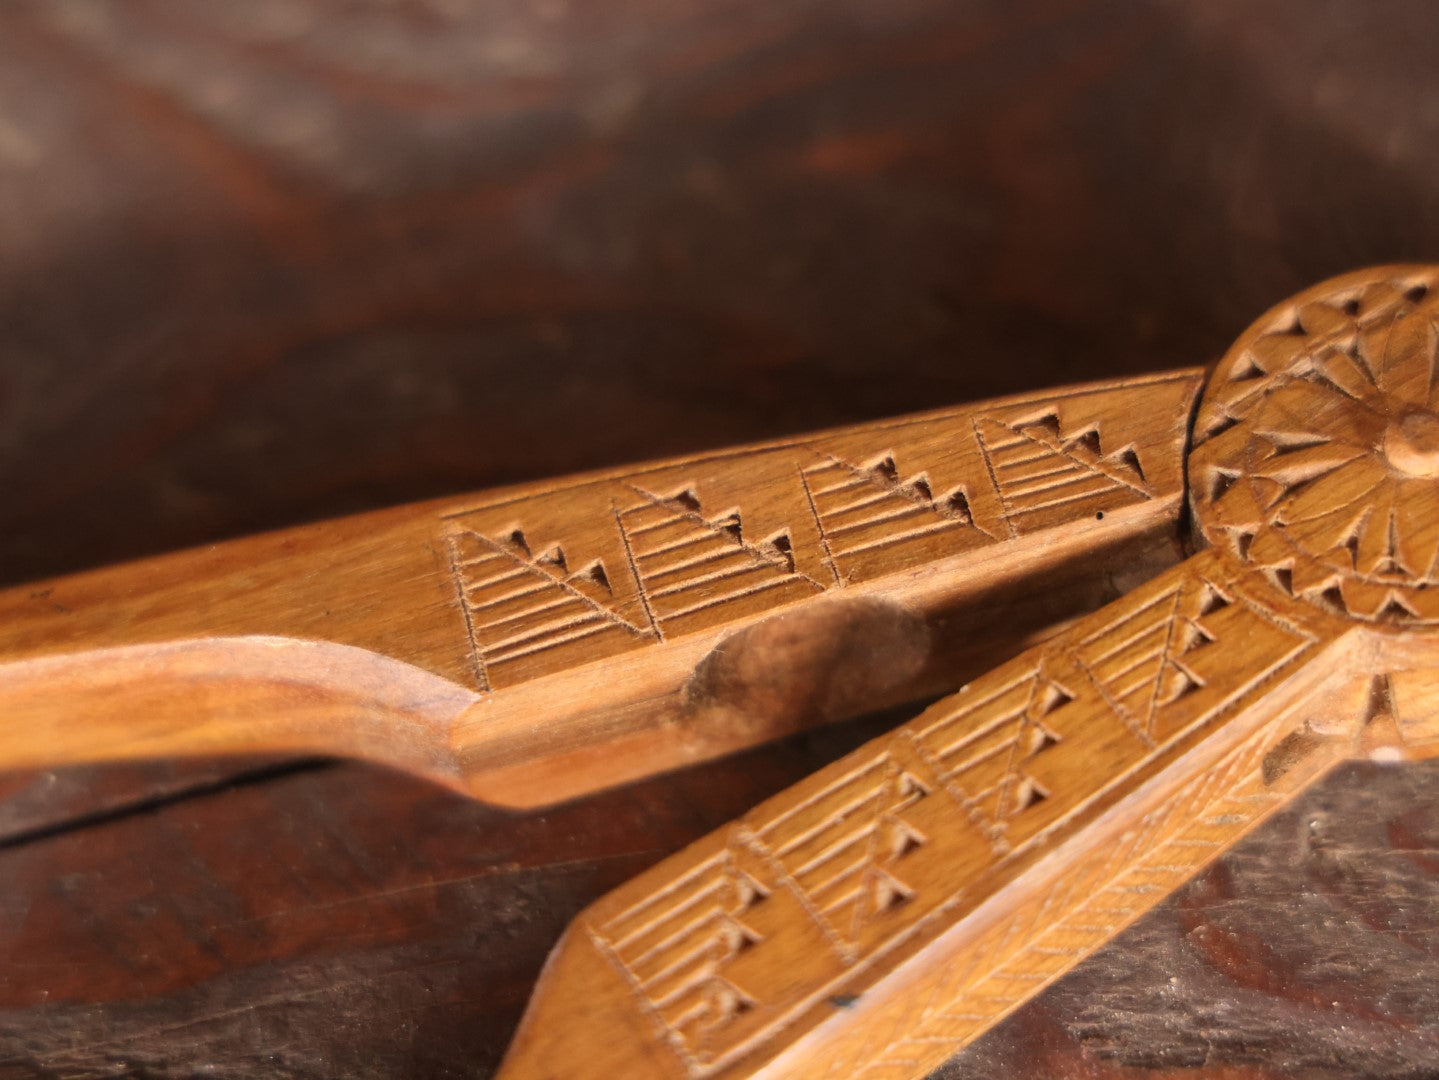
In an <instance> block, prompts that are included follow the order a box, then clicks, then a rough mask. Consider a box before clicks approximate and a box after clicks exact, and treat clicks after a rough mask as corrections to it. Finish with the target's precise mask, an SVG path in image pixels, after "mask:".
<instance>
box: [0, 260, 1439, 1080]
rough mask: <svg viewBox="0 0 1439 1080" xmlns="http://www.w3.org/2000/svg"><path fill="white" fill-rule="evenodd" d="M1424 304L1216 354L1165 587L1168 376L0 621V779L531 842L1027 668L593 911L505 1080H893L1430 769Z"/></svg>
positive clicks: (544, 497) (1387, 295) (1182, 428)
mask: <svg viewBox="0 0 1439 1080" xmlns="http://www.w3.org/2000/svg"><path fill="white" fill-rule="evenodd" d="M1436 284H1439V271H1436V270H1434V269H1432V268H1424V267H1388V268H1381V269H1379V270H1374V271H1366V272H1363V273H1359V274H1354V275H1349V276H1347V277H1344V278H1339V279H1336V280H1334V281H1331V282H1327V283H1325V284H1323V285H1320V286H1317V287H1316V288H1315V289H1312V290H1310V291H1309V292H1306V293H1304V294H1302V295H1301V296H1299V297H1297V298H1296V299H1294V300H1292V301H1289V302H1287V303H1285V304H1283V305H1281V306H1279V307H1278V308H1275V309H1274V310H1273V311H1271V312H1270V313H1269V314H1267V315H1266V316H1265V317H1264V318H1263V319H1261V320H1260V321H1259V322H1258V323H1256V324H1255V326H1254V327H1252V328H1251V329H1250V330H1249V331H1247V332H1246V334H1245V335H1244V336H1243V337H1241V338H1240V339H1239V341H1238V342H1237V343H1236V345H1235V346H1234V348H1233V349H1232V350H1231V351H1230V353H1229V354H1228V355H1227V356H1226V357H1225V358H1224V359H1223V360H1222V361H1221V363H1220V365H1219V367H1218V369H1217V371H1216V372H1215V374H1214V376H1213V377H1212V379H1211V381H1210V383H1209V385H1208V387H1207V389H1206V390H1205V391H1204V397H1203V400H1202V402H1201V403H1200V404H1199V408H1198V412H1197V418H1196V419H1195V424H1194V428H1193V436H1192V442H1193V447H1192V450H1191V451H1190V453H1189V454H1188V459H1187V475H1188V482H1189V504H1190V507H1191V509H1192V516H1193V522H1192V524H1193V526H1194V529H1193V532H1194V541H1195V546H1196V547H1198V548H1199V549H1201V550H1199V551H1198V552H1197V554H1194V555H1193V556H1192V557H1191V558H1189V559H1188V561H1186V562H1183V563H1182V564H1180V565H1175V564H1176V563H1178V561H1179V559H1180V558H1181V556H1182V551H1181V548H1180V545H1179V544H1178V543H1177V539H1178V536H1179V530H1180V527H1181V525H1180V523H1181V517H1182V509H1183V507H1184V490H1185V475H1186V455H1185V446H1186V441H1187V438H1188V432H1189V421H1190V417H1191V412H1192V411H1193V406H1194V402H1195V399H1196V397H1197V395H1198V394H1199V391H1200V388H1201V383H1202V376H1201V373H1199V372H1197V371H1185V372H1177V373H1174V374H1171V375H1166V376H1161V377H1156V378H1151V379H1145V380H1131V381H1127V382H1120V383H1110V384H1101V385H1097V386H1089V387H1080V388H1074V389H1069V390H1061V391H1056V392H1053V393H1049V394H1042V395H1035V396H1029V397H1023V398H1011V399H1004V400H1001V401H995V402H988V403H984V404H980V405H974V406H969V407H967V408H963V409H958V410H952V411H947V412H940V413H933V414H929V415H926V416H920V417H911V418H907V419H902V420H896V421H891V422H888V423H881V424H871V425H864V426H861V427H856V428H850V429H844V430H840V431H834V432H828V433H822V434H819V435H815V436H810V437H808V438H802V439H795V440H789V441H785V442H776V443H769V444H763V445H758V446H752V447H746V448H742V449H739V450H734V451H728V452H724V453H718V454H713V455H709V456H704V457H697V458H692V459H686V460H682V461H677V462H663V463H659V464H655V465H651V466H644V467H639V468H635V469H631V470H621V471H614V472H608V473H599V474H593V475H589V476H584V477H577V478H574V479H572V480H567V481H562V482H559V483H556V484H546V485H531V486H528V487H524V488H516V489H512V490H508V491H502V492H496V493H492V494H490V495H486V496H476V497H475V498H473V499H469V500H463V501H458V502H456V501H449V502H443V503H432V504H427V505H424V506H417V507H410V508H406V509H403V510H397V511H392V512H388V513H384V514H376V515H369V516H367V517H363V518H356V519H350V520H347V521H340V522H334V523H330V524H326V525H319V526H314V527H310V528H306V529H298V530H293V531H290V532H286V533H280V534H276V535H273V536H268V537H258V538H253V539H250V540H245V541H241V542H237V543H233V544H226V545H220V546H217V547H214V548H211V549H207V550H205V551H200V552H190V553H184V554H180V555H175V556H170V557H167V558H163V559H157V560H152V561H149V562H145V563H139V564H135V565H133V566H128V567H121V568H116V569H111V570H105V571H97V572H95V573H91V574H84V575H79V576H75V577H70V578H65V579H59V580H56V581H52V582H48V583H41V584H39V585H34V586H29V587H24V588H20V589H13V590H10V591H8V592H5V593H0V657H3V662H0V716H3V717H4V718H5V722H4V724H3V726H0V767H28V766H40V765H45V766H48V765H53V764H57V763H62V762H67V761H82V760H100V759H106V758H120V757H139V756H154V755H159V754H175V753H215V752H253V751H263V750H281V751H308V752H313V751H319V752H328V753H336V754H349V755H354V756H359V757H366V758H371V759H374V760H379V761H384V762H388V763H390V764H393V765H396V766H398V767H401V768H407V769H410V770H413V771H415V772H418V773H421V774H423V775H426V776H429V777H431V778H433V779H435V780H437V781H440V782H442V783H445V784H448V785H450V786H451V787H454V788H456V789H458V790H461V791H465V792H468V793H470V794H473V795H477V796H479V797H481V798H485V799H490V800H494V801H498V802H505V803H511V804H514V805H533V804H537V803H542V802H545V801H553V800H556V799H560V798H566V797H570V796H573V795H576V794H579V793H582V792H585V791H589V790H594V789H595V788H597V787H602V786H605V785H608V784H613V783H617V782H620V781H623V780H626V779H630V778H633V777H635V776H639V775H643V774H646V773H650V772H654V771H656V770H661V769H666V768H672V767H674V766H676V765H680V764H684V763H686V762H689V761H693V760H697V759H700V758H703V757H706V756H712V755H715V754H720V753H726V752H729V751H731V750H734V749H737V748H739V747H742V746H745V745H749V744H752V743H754V742H757V741H759V740H761V739H764V738H769V737H772V736H774V735H776V734H780V733H782V732H784V731H787V730H793V729H794V728H796V727H798V726H802V725H804V724H807V723H813V722H817V721H821V720H826V719H833V718H837V717H839V716H842V715H846V714H849V713H853V712H858V711H861V710H863V709H867V708H872V707H874V706H877V705H881V704H886V703H893V702H895V701H898V700H900V699H902V698H904V697H906V696H909V695H913V694H917V693H922V692H924V691H926V690H933V689H936V688H940V687H943V686H944V685H946V683H948V685H953V684H954V682H955V681H958V680H959V679H961V678H962V677H963V676H964V674H965V673H966V672H974V671H978V670H982V668H983V667H984V666H985V665H986V664H990V663H993V662H995V661H996V660H998V659H1000V658H1002V657H1003V656H1012V655H1014V653H1015V652H1016V651H1019V650H1020V649H1022V648H1024V647H1026V646H1033V647H1032V648H1030V649H1029V651H1027V652H1022V653H1021V654H1020V655H1019V656H1017V657H1016V658H1015V659H1012V660H1009V661H1007V662H1005V663H1003V664H1001V665H1000V666H999V667H997V668H994V669H993V670H992V671H990V672H989V673H988V674H985V675H982V676H979V677H976V678H973V679H971V681H969V683H968V685H966V686H964V687H963V689H961V690H960V691H959V692H958V693H955V694H953V695H951V696H950V697H948V698H946V699H944V700H942V701H941V702H939V703H938V704H936V705H935V706H933V707H931V708H930V709H928V710H927V711H925V712H924V713H923V714H922V715H921V716H919V717H918V718H917V719H915V720H914V721H912V722H910V723H909V724H907V725H905V726H903V727H901V728H900V729H898V730H897V731H895V732H894V733H892V734H891V735H888V736H886V737H884V738H882V739H880V740H878V741H876V742H874V743H871V744H869V745H868V746H866V747H864V748H862V749H860V750H859V751H856V752H855V753H854V754H852V755H850V756H849V757H847V758H845V759H844V760H842V761H840V762H837V763H835V764H834V765H832V766H830V767H829V768H827V769H825V770H824V771H822V772H820V773H819V774H817V775H815V776H814V777H812V778H810V779H809V780H807V781H805V782H804V783H802V784H800V785H799V786H797V787H796V788H794V789H792V790H791V791H789V792H786V793H784V794H783V795H780V796H778V797H776V798H775V799H773V800H771V801H769V802H767V803H765V804H764V805H762V806H761V807H759V808H757V809H756V810H755V811H753V812H752V813H751V814H749V815H748V816H747V817H746V818H744V819H742V820H741V821H739V822H737V823H735V824H734V825H732V826H730V827H729V828H728V829H726V830H724V831H723V832H721V833H718V834H715V835H714V836H711V837H709V838H707V839H705V840H702V841H700V842H699V843H697V844H695V845H693V846H692V847H690V848H689V849H687V850H686V851H684V852H682V853H680V854H679V855H677V856H675V857H674V858H672V859H671V860H669V861H667V862H666V863H664V864H661V865H660V866H658V867H656V868H655V869H653V870H652V871H650V872H649V873H647V874H646V875H644V876H643V877H641V878H639V879H638V880H636V881H635V882H633V883H632V884H630V885H629V886H626V887H625V888H623V889H621V890H619V891H617V892H616V893H614V894H612V895H610V896H608V897H606V898H604V899H603V900H601V901H600V902H598V903H597V904H595V905H594V906H593V907H592V908H591V909H589V910H588V911H587V912H585V913H584V915H583V916H582V917H581V918H580V919H579V920H578V921H577V923H576V924H575V925H574V926H573V927H572V928H571V930H570V931H569V933H568V935H567V936H566V938H565V939H564V941H562V943H561V944H560V946H559V947H558V948H557V950H556V952H555V954H554V956H553V957H552V958H551V961H550V964H549V966H548V968H547V970H546V974H545V976H544V978H543V980H542V983H541V985H540V988H539V990H538V992H537V996H536V999H535V1001H534V1002H533V1003H532V1006H531V1009H530V1011H529V1013H528V1015H527V1019H526V1021H525V1023H524V1024H523V1026H522V1028H521V1030H520V1033H519V1034H518V1036H517V1038H516V1041H515V1045H514V1047H513V1049H512V1052H511V1055H510V1057H509V1059H508V1061H507V1065H506V1075H508V1076H512V1077H531V1076H535V1077H586V1076H597V1077H605V1078H606V1080H610V1078H612V1077H615V1076H623V1077H645V1076H651V1077H686V1078H700V1077H710V1076H721V1075H723V1076H748V1075H768V1076H776V1077H824V1076H836V1077H850V1076H861V1075H863V1076H872V1075H883V1076H894V1077H901V1076H903V1077H911V1076H921V1075H923V1074H924V1073H925V1072H926V1071H927V1070H928V1069H930V1068H931V1067H932V1066H933V1065H935V1064H937V1063H938V1062H940V1061H942V1060H943V1059H944V1058H945V1057H947V1056H949V1055H950V1054H952V1053H953V1052H954V1050H955V1049H957V1048H958V1047H959V1046H961V1045H963V1044H964V1043H965V1042H966V1041H968V1040H969V1039H972V1038H973V1037H975V1036H976V1035H978V1034H979V1033H981V1032H982V1031H983V1030H985V1029H986V1028H987V1027H989V1026H991V1025H993V1024H994V1023H995V1022H996V1021H997V1020H998V1019H999V1018H1001V1017H1002V1016H1004V1015H1005V1014H1006V1013H1007V1012H1008V1011H1010V1010H1011V1009H1013V1008H1014V1007H1016V1006H1017V1005H1018V1004H1020V1003H1021V1002H1023V1001H1024V1000H1026V999H1028V998H1029V997H1031V996H1033V994H1035V993H1037V992H1038V991H1039V990H1040V989H1041V988H1042V987H1043V986H1044V985H1046V984H1047V983H1048V982H1050V981H1052V980H1053V979H1055V978H1057V977H1058V976H1059V975H1060V974H1062V973H1063V972H1064V971H1066V970H1068V969H1069V968H1070V967H1072V966H1073V965H1074V964H1075V963H1076V962H1078V961H1079V960H1080V959H1082V958H1083V957H1084V956H1085V955H1087V954H1088V953H1090V952H1092V951H1093V950H1094V949H1096V948H1098V947H1099V946H1100V945H1102V944H1103V943H1104V942H1105V941H1107V940H1108V939H1110V938H1111V937H1113V936H1114V935H1115V934H1116V933H1117V932H1118V931H1119V930H1121V929H1122V928H1123V927H1124V926H1126V925H1127V924H1128V923H1129V922H1130V921H1132V920H1133V919H1134V918H1136V917H1137V916H1138V915H1139V914H1140V913H1142V912H1143V911H1144V910H1146V909H1147V908H1148V907H1150V906H1152V905H1153V904H1154V903H1155V902H1156V901H1158V900H1159V899H1160V898H1161V897H1163V896H1164V895H1165V894H1166V893H1167V892H1169V891H1170V890H1172V889H1173V888H1174V887H1176V886H1177V885H1178V884H1179V883H1180V882H1182V881H1183V880H1184V879H1185V878H1186V877H1187V876H1189V875H1190V874H1191V873H1193V872H1194V871H1195V870H1196V869H1198V868H1199V867H1200V866H1202V865H1203V864H1204V863H1205V862H1206V861H1208V860H1209V859H1211V858H1212V857H1214V856H1215V855H1216V854H1218V853H1219V852H1221V851H1222V850H1223V849H1224V848H1225V847H1226V846H1227V845H1229V844H1232V843H1233V842H1234V841H1235V840H1236V839H1237V838H1238V837H1239V836H1240V835H1242V833H1243V832H1244V831H1245V830H1247V829H1249V828H1251V827H1252V826H1253V825H1254V824H1255V823H1256V822H1258V821H1259V820H1261V819H1262V818H1263V817H1264V816H1265V815H1266V814H1268V813H1270V812H1272V811H1273V810H1274V809H1276V808H1277V807H1278V806H1280V805H1282V804H1283V803H1284V802H1285V800H1286V799H1288V798H1290V797H1291V796H1292V795H1293V794H1294V793H1295V792H1296V791H1298V790H1299V789H1300V788H1302V787H1303V786H1304V785H1305V784H1307V783H1309V782H1311V781H1312V780H1313V779H1314V778H1316V777H1317V776H1319V775H1320V774H1321V773H1322V772H1324V770H1326V769H1327V768H1329V767H1330V766H1331V765H1332V764H1334V763H1335V762H1336V761H1339V760H1342V759H1343V758H1345V757H1347V756H1351V755H1353V754H1356V753H1357V754H1367V755H1379V756H1390V757H1401V756H1404V755H1417V754H1425V753H1430V752H1432V751H1433V749H1434V748H1435V747H1436V746H1439V722H1436V721H1435V720H1433V719H1431V716H1432V709H1431V705H1432V704H1433V703H1434V699H1435V698H1436V696H1439V674H1435V672H1436V671H1439V663H1436V660H1439V653H1436V649H1435V644H1436V642H1439V636H1436V631H1435V629H1434V627H1435V625H1436V623H1439V586H1436V584H1435V575H1436V573H1439V570H1436V566H1439V416H1436V413H1435V408H1436V404H1439V401H1436V393H1439V391H1436V384H1439V345H1436V342H1439V337H1436V335H1439V323H1436V316H1439V299H1436V297H1439V293H1436V294H1434V296H1431V294H1430V289H1431V287H1433V286H1435V285H1436ZM1156 574H1157V575H1158V576H1155V575H1156ZM1141 582H1143V584H1141ZM1125 589H1129V590H1130V591H1129V592H1128V593H1127V594H1125V595H1123V596H1122V597H1120V598H1119V599H1117V600H1116V599H1114V598H1115V597H1116V596H1118V595H1119V594H1120V593H1121V592H1124V590H1125ZM1109 600H1113V601H1114V602H1113V603H1110V605H1109V606H1108V607H1105V608H1103V609H1102V610H1100V611H1098V612H1096V613H1094V614H1090V615H1084V616H1083V617H1082V618H1079V619H1078V621H1073V620H1074V617H1075V616H1078V615H1082V614H1083V613H1084V612H1089V611H1093V609H1094V608H1096V607H1098V606H1099V605H1100V604H1101V603H1104V602H1106V601H1109ZM1036 642H1039V644H1035V643H1036Z"/></svg>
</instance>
